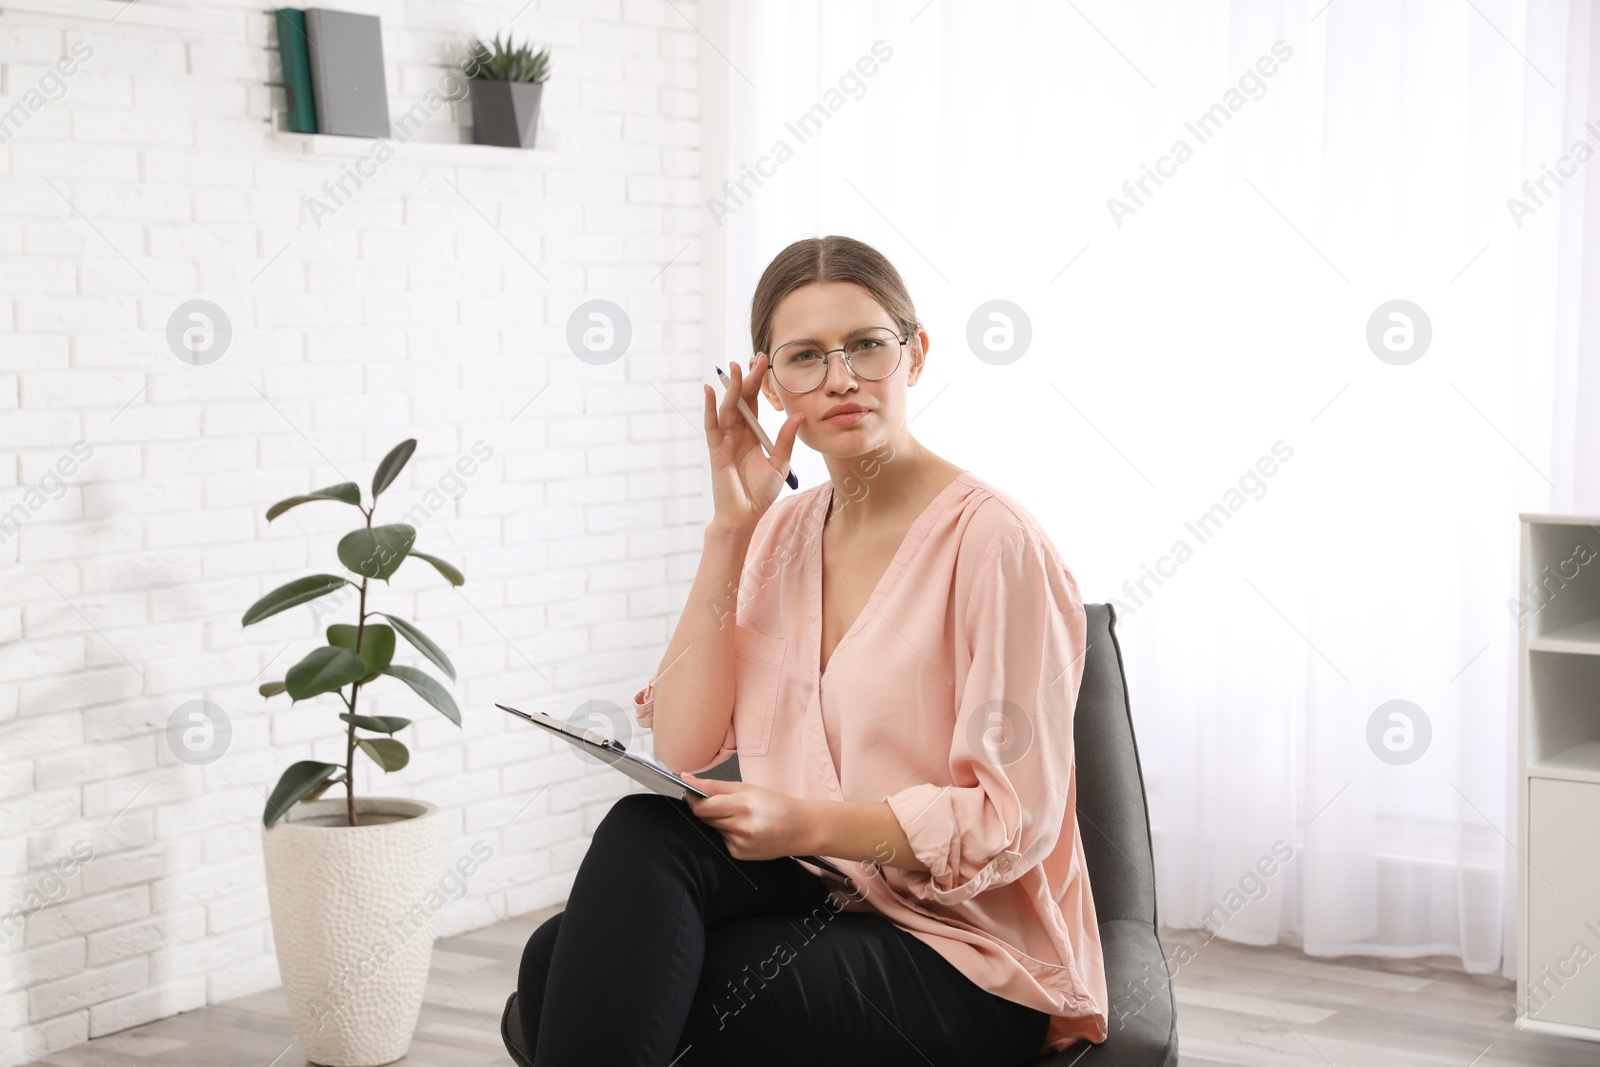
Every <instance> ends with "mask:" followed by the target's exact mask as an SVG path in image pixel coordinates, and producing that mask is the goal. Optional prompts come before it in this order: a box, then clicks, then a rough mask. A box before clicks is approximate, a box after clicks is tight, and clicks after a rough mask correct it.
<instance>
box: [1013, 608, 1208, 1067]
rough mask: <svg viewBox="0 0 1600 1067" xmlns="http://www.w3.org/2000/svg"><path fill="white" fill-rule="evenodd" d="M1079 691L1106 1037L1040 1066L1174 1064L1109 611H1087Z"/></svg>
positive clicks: (1140, 796)
mask: <svg viewBox="0 0 1600 1067" xmlns="http://www.w3.org/2000/svg"><path fill="white" fill-rule="evenodd" d="M1084 610H1085V612H1086V613H1087V614H1088V623H1089V633H1088V651H1087V652H1086V653H1085V655H1084V659H1083V684H1082V685H1081V686H1080V687H1079V689H1078V705H1077V708H1076V710H1075V711H1074V712H1073V722H1072V738H1073V744H1074V747H1075V751H1076V754H1077V755H1076V760H1077V771H1078V830H1079V832H1080V833H1082V834H1083V856H1084V862H1085V863H1087V864H1088V866H1089V888H1090V891H1091V892H1093V894H1094V911H1095V918H1096V919H1098V920H1099V922H1100V946H1101V949H1102V950H1103V951H1104V953H1105V963H1106V995H1107V997H1108V999H1109V1000H1110V1010H1109V1014H1108V1017H1107V1020H1106V1023H1107V1027H1108V1033H1107V1034H1106V1039H1105V1040H1104V1041H1102V1042H1101V1043H1100V1044H1098V1045H1091V1046H1089V1047H1088V1048H1087V1049H1085V1048H1084V1047H1082V1046H1081V1045H1074V1046H1072V1047H1071V1048H1068V1049H1066V1050H1064V1051H1062V1052H1057V1053H1054V1054H1053V1055H1049V1056H1044V1057H1042V1058H1041V1059H1040V1060H1039V1061H1038V1065H1037V1067H1068V1065H1069V1064H1071V1065H1076V1067H1174V1065H1175V1064H1176V1063H1177V1062H1178V1015H1177V1005H1176V1003H1175V1002H1174V1000H1173V996H1172V977H1171V974H1170V973H1169V972H1168V970H1167V957H1166V953H1165V952H1164V951H1163V950H1162V948H1161V941H1160V939H1159V938H1157V936H1156V868H1155V858H1154V855H1153V853H1152V852H1151V848H1150V814H1149V811H1148V810H1147V809H1146V807H1145V799H1144V772H1143V771H1142V770H1141V769H1140V767H1139V745H1138V742H1137V741H1135V740H1134V736H1133V718H1132V714H1131V712H1130V709H1129V706H1128V684H1127V679H1126V677H1125V676H1124V675H1123V672H1122V647H1121V646H1120V645H1119V644H1118V643H1117V634H1116V620H1117V615H1116V609H1114V608H1113V607H1112V606H1111V605H1109V604H1086V605H1084Z"/></svg>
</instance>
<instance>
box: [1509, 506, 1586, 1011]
mask: <svg viewBox="0 0 1600 1067" xmlns="http://www.w3.org/2000/svg"><path fill="white" fill-rule="evenodd" d="M1518 577H1519V585H1518V593H1517V596H1516V597H1514V598H1512V600H1511V601H1510V604H1509V606H1510V608H1511V610H1512V613H1513V615H1514V616H1515V617H1516V619H1517V625H1518V641H1517V645H1518V650H1517V651H1518V679H1517V718H1518V730H1517V738H1518V745H1517V823H1518V825H1517V838H1518V839H1517V850H1518V852H1519V853H1520V854H1521V862H1520V863H1519V867H1518V877H1517V888H1518V896H1517V900H1518V907H1517V922H1518V937H1517V1006H1516V1024H1517V1027H1518V1028H1519V1029H1523V1030H1532V1031H1538V1032H1541V1033H1549V1034H1558V1035H1561V1036H1564V1037H1575V1038H1582V1039H1586V1040H1590V1041H1600V516H1582V515H1532V514H1524V515H1523V516H1522V548H1521V566H1520V573H1519V576H1518Z"/></svg>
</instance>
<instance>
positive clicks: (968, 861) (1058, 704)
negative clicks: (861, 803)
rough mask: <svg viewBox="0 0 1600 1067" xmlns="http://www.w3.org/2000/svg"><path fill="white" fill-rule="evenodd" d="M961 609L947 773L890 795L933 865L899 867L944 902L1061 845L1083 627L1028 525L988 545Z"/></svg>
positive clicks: (1057, 567) (1010, 875)
mask: <svg viewBox="0 0 1600 1067" xmlns="http://www.w3.org/2000/svg"><path fill="white" fill-rule="evenodd" d="M963 619H964V627H963V629H964V638H965V639H964V640H958V644H959V645H960V646H961V647H960V648H959V649H958V653H957V657H958V659H957V662H958V677H957V679H956V684H957V689H958V692H959V696H958V698H957V699H958V703H957V713H956V720H955V733H954V736H953V737H952V738H951V739H950V746H949V775H950V781H949V783H948V784H938V783H933V782H927V783H919V784H917V785H913V786H909V787H907V788H905V789H901V790H899V791H898V792H894V793H890V794H888V795H886V796H884V797H883V799H884V800H885V801H887V802H888V804H889V807H890V809H891V810H892V811H893V812H894V815H895V818H896V820H897V821H898V822H899V823H900V826H901V828H902V829H903V830H904V831H905V834H906V839H907V840H908V841H909V842H910V844H911V849H912V851H913V852H914V853H915V854H916V856H917V858H918V859H919V860H921V861H922V862H923V863H924V864H926V865H927V867H928V870H926V871H914V870H901V871H900V872H898V873H900V874H902V875H904V877H905V881H906V883H907V886H908V888H909V889H910V890H911V892H913V893H914V894H916V895H917V896H919V897H921V898H922V899H924V900H929V901H933V902H935V903H939V904H959V903H960V902H962V901H964V900H967V899H969V898H970V897H973V896H975V895H976V894H978V893H981V892H983V891H984V890H985V889H987V888H989V887H991V886H996V885H1003V884H1005V883H1006V882H1009V881H1011V880H1013V879H1015V878H1017V877H1019V876H1020V875H1021V874H1023V873H1024V872H1025V871H1027V870H1028V869H1029V868H1031V867H1033V866H1034V865H1035V864H1037V863H1038V862H1040V861H1041V860H1043V859H1044V857H1045V856H1047V855H1049V854H1050V852H1051V850H1052V849H1053V848H1054V847H1055V845H1056V842H1057V840H1058V839H1059V837H1060V835H1061V832H1062V829H1063V823H1064V820H1065V819H1066V818H1067V813H1068V805H1069V804H1070V802H1071V797H1070V795H1069V794H1070V792H1071V785H1072V760H1073V746H1072V715H1073V710H1074V708H1075V707H1076V706H1077V701H1078V689H1079V686H1080V684H1081V682H1082V679H1083V658H1084V651H1085V640H1086V636H1087V629H1088V627H1087V619H1086V617H1085V614H1084V609H1083V602H1082V599H1081V597H1080V596H1079V594H1078V589H1077V584H1076V582H1075V581H1074V580H1073V578H1072V576H1071V574H1070V573H1069V572H1068V571H1067V569H1066V568H1065V567H1064V566H1063V565H1062V564H1061V562H1060V560H1059V557H1058V556H1057V555H1055V553H1054V552H1053V551H1052V550H1051V549H1050V548H1049V547H1048V546H1047V545H1046V544H1044V543H1041V541H1040V540H1039V538H1038V537H1037V536H1035V535H1034V534H1033V532H1032V531H1030V530H1028V529H1021V530H1017V531H1015V532H1014V533H1010V534H1007V535H1006V536H1005V537H1003V538H1001V539H1000V540H999V541H997V542H995V543H994V544H993V545H991V546H990V548H989V550H988V551H987V552H986V554H985V556H984V559H983V561H982V562H981V563H980V565H979V567H978V570H977V572H976V575H975V578H974V583H973V586H972V592H971V596H970V598H969V599H968V602H967V604H966V607H965V612H964V615H963ZM958 636H959V635H958ZM963 661H964V670H963V669H961V668H962V666H963Z"/></svg>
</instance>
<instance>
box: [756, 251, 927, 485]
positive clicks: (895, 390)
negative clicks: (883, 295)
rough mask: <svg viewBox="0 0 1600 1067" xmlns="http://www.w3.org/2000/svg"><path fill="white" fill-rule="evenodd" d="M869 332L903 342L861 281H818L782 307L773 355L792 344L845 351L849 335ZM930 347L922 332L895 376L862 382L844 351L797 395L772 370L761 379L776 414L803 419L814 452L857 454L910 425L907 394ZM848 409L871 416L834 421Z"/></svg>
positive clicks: (775, 318)
mask: <svg viewBox="0 0 1600 1067" xmlns="http://www.w3.org/2000/svg"><path fill="white" fill-rule="evenodd" d="M868 326H882V327H886V328H888V329H889V330H892V331H893V332H894V333H895V334H896V335H897V336H901V334H900V328H899V326H898V325H897V324H896V323H895V321H894V319H893V318H891V317H890V315H889V313H888V312H887V311H885V310H884V309H883V305H881V304H879V303H878V302H877V301H876V300H875V299H873V297H872V294H871V293H869V292H867V290H865V289H863V288H862V287H861V286H859V285H857V284H856V283H855V282H812V283H811V284H809V285H803V286H801V287H800V288H799V289H796V290H795V291H794V292H792V293H790V294H789V295H788V296H786V297H784V298H783V300H782V301H780V302H779V304H778V308H777V310H776V311H775V312H774V313H773V316H772V337H771V342H770V343H771V345H772V352H768V353H767V355H768V356H769V357H770V356H771V355H772V354H773V353H775V352H777V350H778V349H779V347H780V346H782V345H784V344H787V343H788V342H790V341H803V340H804V341H814V342H816V343H817V344H818V346H819V347H821V348H824V349H830V348H831V349H838V348H843V347H844V346H845V343H846V341H847V340H848V339H849V338H850V337H852V336H853V335H854V334H855V333H856V332H857V331H859V330H861V329H862V328H863V327H868ZM927 344H928V334H927V331H926V330H923V331H920V332H919V333H918V334H917V335H916V336H914V337H913V338H912V339H911V342H910V343H909V344H907V345H906V346H905V349H904V351H903V355H902V356H901V359H900V365H899V366H898V367H896V368H895V369H894V373H892V374H890V375H889V376H888V377H887V378H880V379H878V380H877V381H869V380H867V379H865V378H857V377H856V376H855V375H854V374H852V373H851V372H850V370H849V369H848V368H847V367H846V366H845V362H844V353H842V352H830V353H829V354H828V374H827V377H826V378H824V379H823V381H822V384H821V385H819V386H817V387H816V388H815V389H812V390H811V391H810V392H806V393H791V392H789V391H788V390H787V389H785V388H784V387H783V386H782V385H780V384H778V380H777V378H776V376H774V375H773V374H772V373H770V372H769V373H768V374H766V375H765V376H764V377H763V378H762V380H761V392H762V395H763V396H765V397H766V398H767V402H768V403H769V404H771V405H772V406H773V407H774V408H775V409H777V410H778V411H783V412H787V413H789V414H795V413H798V414H801V415H803V416H805V418H804V421H802V422H801V424H800V429H799V432H798V436H799V438H800V440H802V441H804V442H805V443H806V446H807V447H808V448H812V449H814V450H816V451H817V452H821V453H822V454H823V455H827V456H837V457H850V456H859V455H861V454H862V453H865V452H871V451H873V450H875V449H878V448H881V447H883V446H884V445H885V444H888V443H890V442H891V441H893V440H895V439H896V438H897V437H898V435H899V434H900V432H901V430H902V427H904V426H905V422H906V389H907V387H908V386H910V385H913V384H915V383H916V380H917V378H918V377H920V376H921V373H922V363H923V359H924V355H923V354H922V353H926V351H927ZM919 347H920V349H921V353H919V352H918V348H919ZM843 405H849V406H859V407H864V408H866V409H867V411H866V414H864V415H861V416H859V417H856V416H847V417H843V418H829V417H828V413H829V412H830V411H832V410H833V409H835V408H838V407H840V406H843Z"/></svg>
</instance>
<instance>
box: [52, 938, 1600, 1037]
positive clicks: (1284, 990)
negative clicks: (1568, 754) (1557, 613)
mask: <svg viewBox="0 0 1600 1067" xmlns="http://www.w3.org/2000/svg"><path fill="white" fill-rule="evenodd" d="M556 910H557V909H555V908H551V909H548V910H546V911H542V912H536V913H533V914H530V915H523V916H519V917H517V918H515V919H510V920H507V921H506V922H502V923H498V924H496V925H494V926H491V927H488V928H486V929H483V930H477V931H474V932H472V933H469V934H462V935H460V936H459V937H451V938H445V939H443V940H440V941H439V942H438V943H437V944H436V945H435V947H434V953H433V969H432V972H431V973H430V975H429V979H428V993H427V1000H426V1002H425V1003H424V1005H423V1008H422V1017H421V1019H420V1020H419V1021H418V1024H417V1032H416V1036H415V1038H414V1039H413V1041H412V1044H411V1052H410V1054H408V1055H407V1056H406V1057H405V1058H404V1059H401V1060H398V1061H396V1065H397V1067H490V1065H493V1067H508V1065H509V1064H510V1063H511V1059H510V1057H509V1056H507V1055H506V1053H505V1050H504V1048H503V1047H502V1046H501V1044H500V1012H501V1009H502V1008H503V1007H504V1006H505V1000H506V997H507V995H509V993H510V992H511V990H512V988H513V987H514V986H515V984H516V971H517V961H518V960H519V959H520V958H521V954H522V946H523V943H524V942H525V941H526V940H527V938H528V935H529V934H531V933H532V932H533V930H534V928H535V927H537V926H538V925H539V923H541V922H543V921H544V919H545V918H546V917H547V916H549V915H550V914H552V913H553V912H554V911H556ZM1162 940H1163V941H1164V942H1165V943H1166V947H1167V954H1168V956H1169V957H1172V955H1173V953H1174V951H1176V949H1177V945H1178V943H1179V942H1180V941H1182V942H1187V943H1188V944H1189V945H1191V946H1192V947H1193V948H1194V957H1193V958H1192V959H1191V960H1190V961H1189V962H1188V963H1187V964H1185V965H1183V966H1182V967H1181V968H1180V969H1179V970H1178V974H1177V978H1176V985H1177V990H1178V1029H1179V1034H1180V1042H1181V1048H1182V1058H1181V1063H1182V1064H1183V1065H1184V1067H1225V1065H1226V1067H1235V1065H1237V1067H1280V1065H1282V1067H1300V1065H1304V1067H1334V1065H1337V1067H1346V1065H1351V1067H1355V1065H1359V1067H1369V1065H1370V1067H1412V1065H1415V1067H1528V1065H1550V1067H1594V1065H1595V1064H1600V1044H1594V1043H1590V1042H1585V1041H1572V1040H1568V1039H1564V1038H1554V1037H1542V1036H1536V1035H1532V1034H1524V1033H1522V1032H1520V1031H1518V1030H1516V1029H1514V1028H1513V1027H1512V1024H1511V1019H1512V999H1513V996H1514V992H1515V990H1514V987H1513V984H1512V983H1511V982H1510V981H1508V980H1506V979H1503V978H1497V977H1490V976H1483V975H1468V974H1465V973H1463V972H1462V971H1461V969H1460V967H1459V966H1457V965H1453V964H1452V962H1451V961H1449V960H1447V959H1444V958H1433V959H1424V960H1377V959H1373V958H1371V957H1365V956H1362V957H1354V956H1352V957H1344V958H1339V959H1312V958H1310V957H1307V956H1304V955H1301V954H1300V953H1299V952H1296V951H1295V950H1294V949H1292V948H1289V947H1284V946H1280V947H1277V948H1249V947H1245V946H1241V945H1235V944H1232V943H1230V942H1226V941H1223V940H1220V939H1208V938H1207V937H1206V935H1205V933H1204V931H1179V930H1163V931H1162ZM1177 958H1179V959H1182V958H1183V956H1179V957H1177ZM305 1062H306V1061H305V1057H304V1056H303V1055H302V1054H301V1051H300V1045H299V1042H297V1041H296V1040H295V1037H294V1028H293V1026H292V1025H291V1024H290V1022H289V1016H288V1008H287V1005H286V1004H285V1003H284V999H283V994H282V992H281V991H280V990H276V989H273V990H268V991H266V992H264V993H257V994H255V995H253V996H248V997H244V998H241V999H239V1000H235V1001H231V1002H229V1003H227V1004H218V1005H214V1006H212V1007H208V1008H202V1009H200V1010H198V1011H191V1012H185V1013H184V1014H182V1015H175V1016H173V1017H171V1018H169V1019H162V1020H159V1021H157V1022H153V1023H148V1024H146V1025H144V1026H138V1027H134V1028H132V1029H129V1030H124V1031H121V1032H120V1033H116V1034H111V1035H107V1036H103V1037H99V1038H97V1039H96V1040H93V1041H90V1042H88V1043H87V1044H83V1045H77V1046H74V1047H73V1048H70V1049H64V1050H62V1051H61V1052H58V1053H56V1054H55V1055H53V1056H51V1057H49V1058H48V1059H44V1060H40V1061H38V1063H37V1064H34V1065H30V1067H46V1065H48V1067H147V1065H148V1067H303V1065H304V1064H305Z"/></svg>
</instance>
